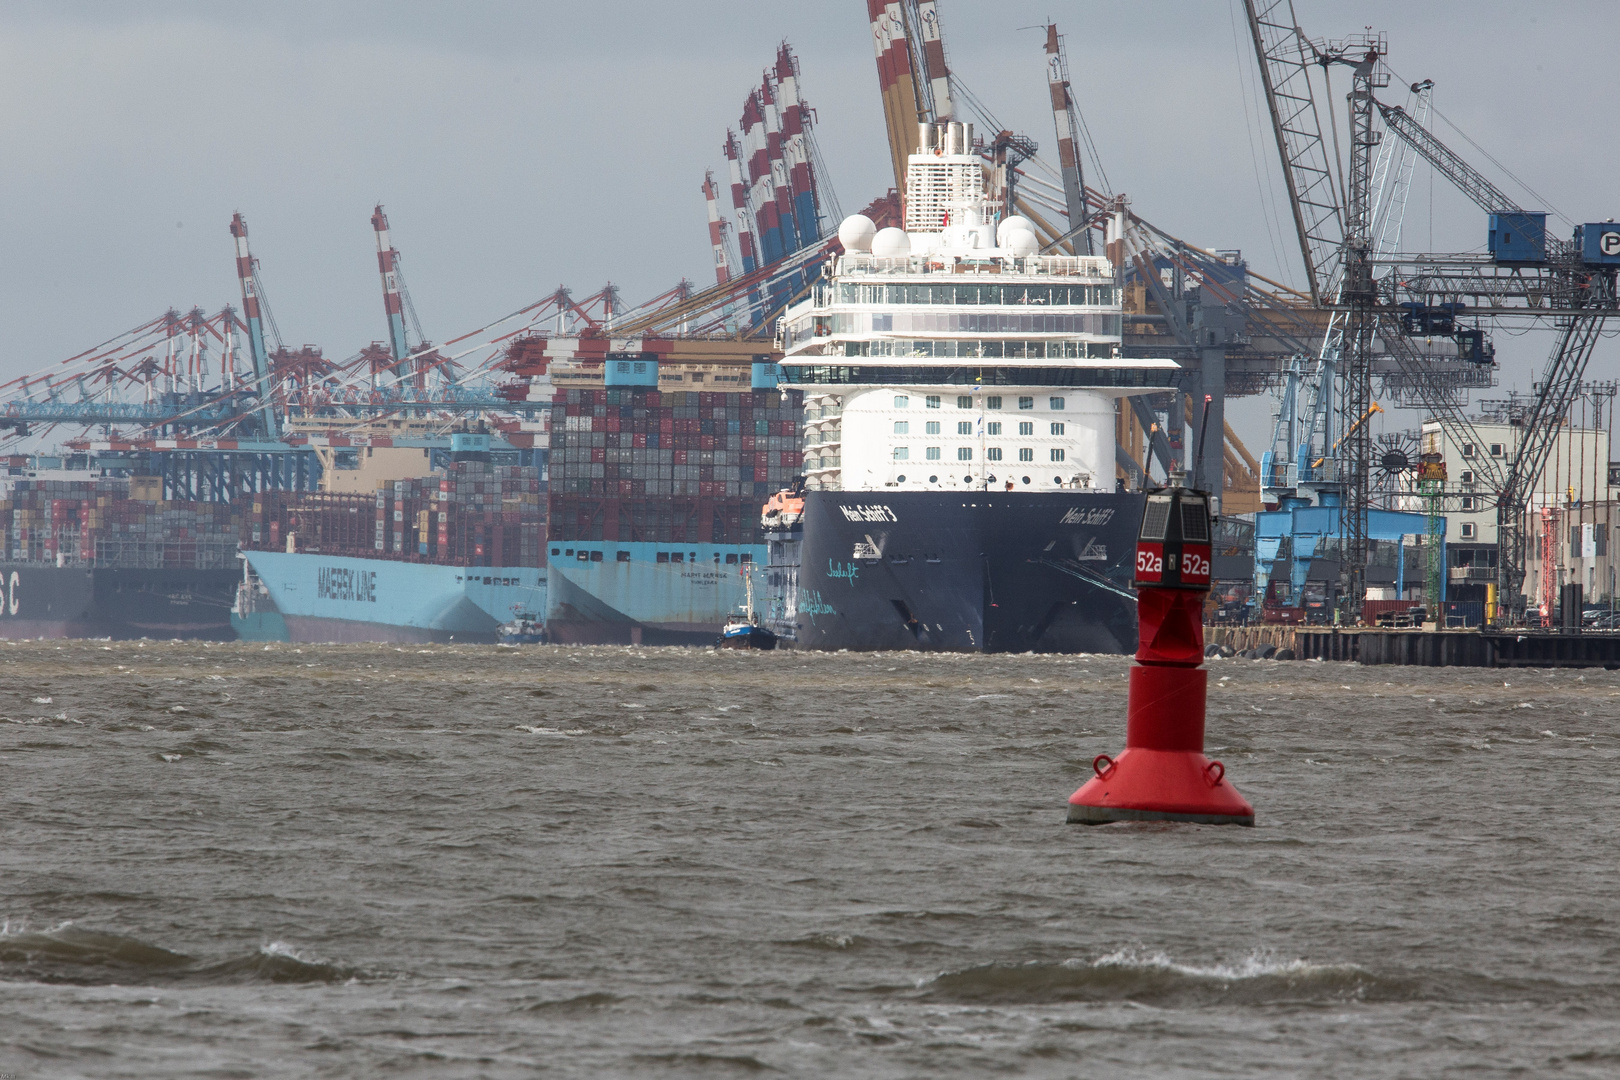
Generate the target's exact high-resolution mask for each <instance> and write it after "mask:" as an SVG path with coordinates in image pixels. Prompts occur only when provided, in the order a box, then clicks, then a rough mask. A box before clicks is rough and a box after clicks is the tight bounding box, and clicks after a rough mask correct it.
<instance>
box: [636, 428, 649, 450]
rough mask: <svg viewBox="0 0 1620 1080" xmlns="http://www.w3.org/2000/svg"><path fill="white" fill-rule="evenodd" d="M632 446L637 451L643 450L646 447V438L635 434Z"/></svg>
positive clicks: (639, 433) (640, 434)
mask: <svg viewBox="0 0 1620 1080" xmlns="http://www.w3.org/2000/svg"><path fill="white" fill-rule="evenodd" d="M633 445H634V446H635V448H636V449H637V450H642V449H645V448H646V446H647V436H645V435H643V434H642V433H641V432H639V431H638V432H636V434H635V442H634V444H633Z"/></svg>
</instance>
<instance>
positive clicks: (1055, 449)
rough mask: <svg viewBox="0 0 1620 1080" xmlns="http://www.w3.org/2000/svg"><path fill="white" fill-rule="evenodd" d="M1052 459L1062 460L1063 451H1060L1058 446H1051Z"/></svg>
mask: <svg viewBox="0 0 1620 1080" xmlns="http://www.w3.org/2000/svg"><path fill="white" fill-rule="evenodd" d="M1052 460H1053V461H1062V460H1063V451H1062V449H1061V448H1058V447H1053V448H1052Z"/></svg>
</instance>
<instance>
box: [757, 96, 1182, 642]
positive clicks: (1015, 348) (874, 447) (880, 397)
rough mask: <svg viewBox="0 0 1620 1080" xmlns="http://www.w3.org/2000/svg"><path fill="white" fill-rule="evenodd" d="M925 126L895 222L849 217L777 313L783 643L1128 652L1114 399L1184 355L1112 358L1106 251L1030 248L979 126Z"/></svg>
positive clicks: (771, 519)
mask: <svg viewBox="0 0 1620 1080" xmlns="http://www.w3.org/2000/svg"><path fill="white" fill-rule="evenodd" d="M920 141H921V146H920V149H919V151H918V152H917V153H916V154H913V155H911V157H910V159H909V161H908V168H907V175H906V193H905V196H906V197H905V205H904V217H903V223H904V226H905V227H904V228H896V227H890V228H885V229H881V230H879V229H877V228H876V227H875V225H874V224H873V222H871V221H870V220H869V219H867V218H865V217H863V216H861V215H855V216H853V217H851V218H848V219H846V220H845V221H844V222H843V223H842V224H841V225H840V227H839V238H840V240H841V242H842V244H843V249H844V250H843V254H841V255H840V256H838V258H837V259H836V262H835V263H834V265H833V267H832V272H831V274H830V275H829V276H828V277H827V278H826V279H825V280H823V281H822V282H820V283H818V284H817V285H816V286H815V288H814V289H813V290H812V293H811V295H810V296H809V297H807V298H806V299H805V300H804V301H802V302H801V303H799V304H797V305H796V306H794V307H791V308H790V309H789V310H788V311H787V312H786V313H784V315H783V317H782V320H781V322H780V324H779V326H778V331H777V337H778V347H779V349H780V351H781V352H782V354H783V357H782V372H783V375H782V383H783V386H784V387H785V388H788V389H791V390H794V391H798V392H799V393H801V394H802V395H803V402H804V421H805V422H804V426H803V448H802V453H803V473H804V479H803V483H802V487H801V488H800V489H797V490H795V491H793V492H792V493H791V495H792V498H791V499H789V500H786V501H782V500H773V503H772V504H771V505H770V506H768V507H767V513H766V516H765V519H764V522H763V524H764V535H765V537H766V540H767V544H768V557H767V564H766V566H765V567H764V568H763V569H762V572H763V574H764V576H765V581H764V592H765V596H766V603H765V609H766V618H767V625H768V626H769V628H770V629H771V630H772V631H773V632H775V633H776V634H777V635H778V637H779V639H780V642H781V645H782V646H784V647H790V648H808V649H846V648H847V649H925V650H940V651H983V652H1005V651H1012V652H1024V651H1037V652H1111V653H1124V652H1130V651H1132V650H1134V649H1135V647H1136V612H1135V600H1134V597H1133V594H1132V593H1131V591H1130V588H1129V580H1130V569H1131V568H1130V565H1129V558H1130V554H1131V552H1132V550H1133V541H1134V537H1135V529H1136V525H1137V522H1138V520H1139V518H1140V513H1141V496H1140V495H1139V494H1135V493H1129V492H1126V491H1124V490H1123V488H1122V486H1121V485H1118V484H1117V483H1116V480H1115V477H1116V468H1115V466H1116V443H1115V412H1116V408H1117V402H1118V400H1119V399H1120V398H1122V397H1124V396H1127V395H1132V394H1146V393H1156V392H1159V391H1161V390H1164V389H1166V388H1168V387H1170V386H1172V385H1174V383H1175V382H1176V381H1177V379H1178V377H1179V375H1180V369H1179V368H1178V366H1177V365H1176V364H1175V362H1174V361H1171V360H1168V359H1134V358H1133V359H1126V358H1124V357H1122V356H1121V355H1120V354H1121V351H1122V350H1121V333H1120V332H1121V321H1122V317H1121V304H1120V299H1121V298H1120V290H1119V287H1118V284H1117V282H1116V279H1115V272H1114V267H1113V266H1112V264H1111V263H1110V262H1109V261H1108V260H1107V259H1106V258H1098V257H1091V256H1072V255H1054V254H1042V253H1040V251H1039V247H1040V244H1039V241H1038V240H1037V239H1036V237H1035V233H1034V230H1033V227H1032V226H1031V225H1030V224H1029V223H1028V222H1027V221H1026V220H1025V219H1023V218H1020V217H1017V216H1009V215H1005V214H1004V213H1003V212H1002V207H1001V201H1002V200H1000V199H997V198H992V195H991V190H990V189H991V184H990V181H992V180H994V179H995V177H993V176H992V175H990V174H989V173H988V170H987V166H986V165H985V163H984V161H983V159H982V158H980V157H979V156H978V155H977V154H975V153H974V152H973V145H972V144H973V135H972V125H971V124H962V123H951V124H947V125H937V126H935V125H923V127H922V138H921V140H920ZM999 186H1000V185H999V184H998V185H997V187H999ZM784 507H790V511H789V512H783V509H784Z"/></svg>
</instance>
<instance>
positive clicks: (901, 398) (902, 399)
mask: <svg viewBox="0 0 1620 1080" xmlns="http://www.w3.org/2000/svg"><path fill="white" fill-rule="evenodd" d="M910 404H911V399H910V398H908V397H906V395H904V394H896V395H894V407H895V408H897V409H904V408H905V407H906V406H908V405H910Z"/></svg>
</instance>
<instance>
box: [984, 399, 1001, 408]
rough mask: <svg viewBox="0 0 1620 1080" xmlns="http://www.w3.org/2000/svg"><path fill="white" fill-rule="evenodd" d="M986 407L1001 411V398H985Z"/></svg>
mask: <svg viewBox="0 0 1620 1080" xmlns="http://www.w3.org/2000/svg"><path fill="white" fill-rule="evenodd" d="M984 407H985V408H987V409H999V408H1001V398H999V397H987V398H985V399H984Z"/></svg>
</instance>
